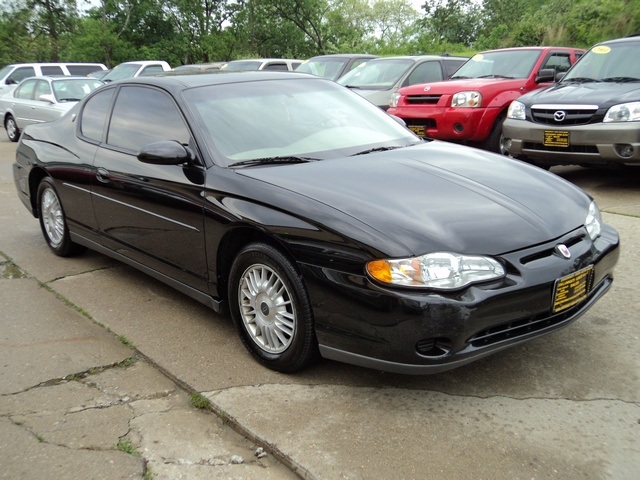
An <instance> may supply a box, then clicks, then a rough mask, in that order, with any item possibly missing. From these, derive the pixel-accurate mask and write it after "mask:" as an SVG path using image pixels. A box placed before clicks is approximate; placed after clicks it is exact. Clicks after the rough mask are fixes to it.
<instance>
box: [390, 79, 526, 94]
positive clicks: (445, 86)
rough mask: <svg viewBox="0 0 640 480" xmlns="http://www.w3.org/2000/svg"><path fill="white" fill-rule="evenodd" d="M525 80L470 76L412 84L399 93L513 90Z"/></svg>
mask: <svg viewBox="0 0 640 480" xmlns="http://www.w3.org/2000/svg"><path fill="white" fill-rule="evenodd" d="M525 82H526V78H519V79H516V80H513V79H506V78H470V79H466V80H446V81H444V82H433V83H426V84H421V85H412V86H410V87H404V88H402V89H401V90H400V93H402V94H404V95H416V94H425V93H430V94H439V95H447V94H451V95H453V94H454V93H458V92H461V91H463V90H464V91H468V90H479V91H482V90H485V89H487V88H491V90H492V91H493V90H495V91H496V92H497V91H498V90H515V89H518V88H519V87H520V86H521V85H522V84H523V83H525Z"/></svg>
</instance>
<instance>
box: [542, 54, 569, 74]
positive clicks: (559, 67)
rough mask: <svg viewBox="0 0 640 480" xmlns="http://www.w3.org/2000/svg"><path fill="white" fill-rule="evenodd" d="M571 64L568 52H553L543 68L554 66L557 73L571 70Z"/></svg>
mask: <svg viewBox="0 0 640 480" xmlns="http://www.w3.org/2000/svg"><path fill="white" fill-rule="evenodd" d="M570 66H571V58H570V57H569V54H568V53H552V54H551V55H549V58H548V59H547V61H546V62H545V64H544V65H543V66H542V68H553V69H554V70H555V71H556V73H562V72H566V71H567V70H569V67H570Z"/></svg>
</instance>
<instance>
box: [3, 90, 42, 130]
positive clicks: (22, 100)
mask: <svg viewBox="0 0 640 480" xmlns="http://www.w3.org/2000/svg"><path fill="white" fill-rule="evenodd" d="M37 83H38V81H37V80H36V79H35V78H34V79H29V80H25V81H24V82H22V83H21V84H20V85H18V87H17V88H16V90H15V91H14V92H13V99H12V101H11V102H10V104H9V107H10V110H11V111H12V112H13V118H15V120H16V123H17V125H18V128H19V129H21V130H22V129H23V128H24V127H26V126H27V125H29V124H30V123H32V121H31V116H32V113H31V108H32V106H33V95H34V93H35V90H36V84H37Z"/></svg>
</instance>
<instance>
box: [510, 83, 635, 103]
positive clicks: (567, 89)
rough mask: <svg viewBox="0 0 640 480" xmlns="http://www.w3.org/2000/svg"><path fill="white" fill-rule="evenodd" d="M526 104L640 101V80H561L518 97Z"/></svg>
mask: <svg viewBox="0 0 640 480" xmlns="http://www.w3.org/2000/svg"><path fill="white" fill-rule="evenodd" d="M518 100H519V101H521V102H523V103H525V104H526V105H533V104H537V103H544V104H563V105H571V104H580V105H598V106H600V107H609V106H611V105H615V104H618V103H625V102H637V101H640V82H633V83H611V82H590V83H581V84H577V83H570V82H566V83H564V82H561V83H559V84H557V85H554V86H552V87H549V88H546V89H544V90H539V91H537V92H531V93H528V94H527V95H524V96H522V97H520V98H519V99H518Z"/></svg>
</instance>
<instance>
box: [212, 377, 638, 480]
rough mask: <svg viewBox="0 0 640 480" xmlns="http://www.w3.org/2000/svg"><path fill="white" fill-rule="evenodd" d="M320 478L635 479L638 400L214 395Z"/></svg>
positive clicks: (258, 390) (365, 392)
mask: <svg viewBox="0 0 640 480" xmlns="http://www.w3.org/2000/svg"><path fill="white" fill-rule="evenodd" d="M207 396H208V397H209V398H210V399H211V401H212V402H215V404H216V405H217V406H219V407H220V408H221V409H223V410H224V411H225V412H226V413H227V414H228V415H229V416H230V417H232V418H234V419H238V420H239V421H241V423H242V425H243V426H245V427H246V428H248V429H250V430H251V431H253V432H260V434H262V435H263V436H264V439H265V440H268V441H269V442H271V443H272V444H275V445H277V447H278V448H279V449H280V450H281V451H282V452H283V453H284V454H285V455H288V456H289V457H290V458H292V459H295V460H296V462H298V463H299V464H300V465H302V466H303V467H304V468H305V469H306V470H308V471H309V472H310V474H311V476H312V477H314V478H349V479H365V478H443V477H444V478H456V479H478V478H491V479H496V480H500V479H504V480H513V479H531V478H536V479H545V478H557V479H560V478H561V479H566V480H570V479H584V478H615V479H629V480H632V479H635V478H637V473H638V472H640V455H639V453H640V451H639V450H638V448H637V442H636V441H635V440H636V439H637V436H638V434H639V432H640V425H638V421H639V419H640V406H639V405H637V404H633V403H625V402H620V401H616V400H592V401H572V400H563V399H543V398H532V399H514V398H507V397H488V398H476V397H472V396H456V395H448V394H443V393H437V392H418V391H410V390H399V389H385V388H382V389H380V388H353V387H348V386H340V385H324V386H306V387H304V386H292V385H260V386H248V387H243V388H233V389H228V390H224V391H221V392H212V393H208V394H207Z"/></svg>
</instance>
